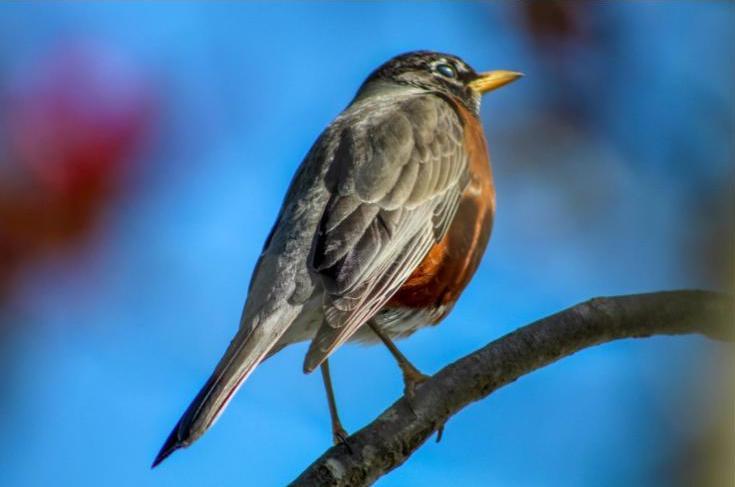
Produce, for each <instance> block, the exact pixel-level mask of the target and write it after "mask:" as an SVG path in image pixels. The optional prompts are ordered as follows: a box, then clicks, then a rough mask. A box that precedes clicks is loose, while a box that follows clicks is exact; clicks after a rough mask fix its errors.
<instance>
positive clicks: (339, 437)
mask: <svg viewBox="0 0 735 487" xmlns="http://www.w3.org/2000/svg"><path fill="white" fill-rule="evenodd" d="M320 368H321V370H322V379H323V380H324V389H325V390H326V391H327V403H328V404H329V417H330V418H331V420H332V441H333V442H334V444H335V445H339V444H344V445H346V446H347V448H349V445H347V442H346V440H347V436H349V435H348V434H347V431H345V429H344V428H343V427H342V422H341V421H340V420H339V414H337V403H336V401H335V400H334V389H332V377H331V376H330V375H329V360H328V359H327V360H325V361H324V362H322V365H321V367H320Z"/></svg>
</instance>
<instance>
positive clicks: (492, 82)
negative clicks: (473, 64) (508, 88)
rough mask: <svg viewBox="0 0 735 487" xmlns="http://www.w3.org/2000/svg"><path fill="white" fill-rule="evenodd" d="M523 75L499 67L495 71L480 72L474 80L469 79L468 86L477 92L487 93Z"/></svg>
mask: <svg viewBox="0 0 735 487" xmlns="http://www.w3.org/2000/svg"><path fill="white" fill-rule="evenodd" d="M521 76H523V74H522V73H517V72H515V71H504V70H502V69H499V70H497V71H486V72H484V73H480V75H479V76H478V78H477V79H476V80H474V81H470V83H469V87H470V88H472V89H473V90H475V91H477V92H478V93H487V92H488V91H492V90H494V89H496V88H500V87H501V86H505V85H507V84H508V83H510V82H513V81H515V80H517V79H518V78H520V77H521Z"/></svg>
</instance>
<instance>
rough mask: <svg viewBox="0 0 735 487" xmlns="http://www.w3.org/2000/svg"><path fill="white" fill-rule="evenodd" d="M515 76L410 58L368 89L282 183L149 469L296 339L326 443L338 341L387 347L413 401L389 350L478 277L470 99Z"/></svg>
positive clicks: (490, 196)
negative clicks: (214, 359) (241, 301)
mask: <svg viewBox="0 0 735 487" xmlns="http://www.w3.org/2000/svg"><path fill="white" fill-rule="evenodd" d="M521 76H522V75H521V74H520V73H518V72H515V71H507V70H494V71H487V72H480V73H478V72H476V71H475V70H474V69H473V68H472V67H470V66H469V65H468V64H467V63H466V62H464V61H463V60H462V59H461V58H459V57H457V56H455V55H451V54H446V53H441V52H434V51H412V52H408V53H404V54H400V55H398V56H395V57H393V58H392V59H390V60H388V61H387V62H385V63H384V64H382V65H380V66H379V67H378V68H377V69H375V70H374V71H373V72H372V73H371V74H370V75H369V76H368V77H367V78H366V79H365V81H364V82H363V83H362V85H361V86H360V87H359V89H358V90H357V93H356V94H355V96H354V98H353V99H352V101H351V102H350V103H349V105H348V106H347V107H346V108H345V109H344V111H342V113H340V114H339V115H338V116H337V117H336V118H335V119H334V120H333V121H332V122H331V123H330V124H329V125H328V126H327V127H326V129H325V130H324V131H323V132H322V133H321V135H319V137H318V138H317V140H316V142H315V143H314V144H313V146H312V147H311V149H310V150H309V151H308V153H307V155H306V156H305V157H304V159H303V161H302V163H301V164H300V166H299V168H298V169H297V171H296V173H295V175H294V176H293V179H292V181H291V184H290V186H289V188H288V190H287V192H286V196H285V198H284V200H283V204H282V206H281V209H280V212H279V214H278V216H277V218H276V222H275V224H274V225H273V227H272V229H271V231H270V233H269V235H268V236H267V238H266V240H265V244H264V245H263V249H262V252H261V254H260V257H259V259H258V261H257V264H256V266H255V269H254V271H253V274H252V277H251V280H250V285H249V288H248V294H247V298H246V302H245V305H244V308H243V311H242V315H241V319H240V325H239V328H238V331H237V333H236V334H235V337H234V338H233V339H232V341H231V342H230V344H229V346H228V347H227V349H226V351H225V353H224V356H223V357H222V359H221V360H220V362H219V363H218V365H217V366H216V368H215V370H214V372H213V373H212V375H211V376H210V378H209V379H208V380H207V382H206V383H205V384H204V386H203V387H202V389H201V390H200V391H199V393H198V394H197V396H196V397H195V398H194V400H193V401H192V402H191V404H190V405H189V407H188V408H187V409H186V411H185V412H184V414H183V415H182V416H181V419H179V421H178V423H176V426H175V427H174V429H173V431H172V432H171V434H170V435H169V436H168V438H167V439H166V441H165V443H164V445H163V447H162V448H161V450H160V452H159V453H158V455H157V456H156V458H155V460H154V462H153V465H152V466H153V467H155V466H156V465H158V464H160V463H161V462H162V461H163V460H164V459H165V458H167V457H168V456H169V455H170V454H171V453H173V452H174V451H175V450H177V449H179V448H183V447H187V446H189V445H191V444H192V443H193V442H194V441H196V440H197V439H198V438H200V437H201V436H202V435H203V434H204V433H205V432H206V431H207V430H208V429H209V428H210V427H211V426H212V425H213V424H214V422H215V421H216V420H217V419H218V418H219V416H220V415H221V414H222V412H223V411H224V409H225V408H226V406H227V405H228V403H229V402H230V400H231V399H232V397H233V396H234V394H235V393H236V392H237V390H238V389H239V388H240V386H242V384H243V382H244V381H245V380H246V379H247V378H248V376H249V375H250V374H251V373H252V372H253V370H254V369H255V368H256V367H257V366H258V365H259V364H260V363H261V362H263V361H264V360H266V359H267V358H269V357H271V356H273V355H275V354H276V353H278V352H279V351H281V350H283V349H284V348H285V347H286V346H288V345H291V344H294V343H298V342H302V341H308V340H310V341H311V342H310V344H309V347H308V351H307V353H306V357H305V359H304V364H303V370H304V372H305V373H310V372H312V371H314V370H315V369H316V368H317V367H319V368H320V369H321V372H322V377H323V381H324V385H325V390H326V394H327V401H328V405H329V412H330V418H331V423H332V436H333V440H334V442H335V443H340V442H344V441H345V439H346V438H347V433H346V432H345V430H344V428H343V426H342V423H341V421H340V420H339V415H338V413H337V407H336V402H335V399H334V392H333V388H332V382H331V378H330V371H329V362H328V359H329V357H330V356H331V354H332V353H333V352H334V351H335V350H336V349H337V348H339V347H340V346H341V345H343V344H344V343H345V342H347V341H358V342H366V343H380V342H382V343H384V344H385V345H386V346H387V347H388V350H389V351H390V353H391V354H392V355H393V357H394V358H395V359H396V361H397V363H398V365H399V367H400V369H401V371H402V374H403V379H404V392H405V393H406V394H407V395H408V396H409V397H410V396H412V395H413V393H414V391H415V390H416V388H417V387H419V386H420V384H421V383H422V382H424V381H425V380H427V378H428V376H426V375H424V374H423V373H421V372H420V371H419V370H418V369H417V368H416V367H415V366H414V365H413V364H411V362H409V361H408V359H407V358H406V357H405V356H404V355H403V354H402V353H401V352H400V350H399V349H398V348H397V347H396V346H395V344H394V343H393V341H394V340H395V339H398V338H403V337H406V336H409V335H411V334H412V333H414V332H415V331H417V330H418V329H420V328H423V327H427V326H432V325H436V324H438V323H439V322H440V321H442V319H444V318H445V317H446V316H447V315H448V314H449V312H450V311H451V310H452V308H453V306H454V305H455V303H456V302H457V300H458V298H459V296H460V294H461V293H462V291H463V290H464V289H465V287H466V286H467V284H468V283H469V282H470V279H471V278H472V276H473V275H474V273H475V271H476V270H477V267H478V265H479V263H480V260H481V258H482V256H483V254H484V252H485V248H486V246H487V243H488V240H489V238H490V232H491V227H492V223H493V218H494V214H495V187H494V183H493V177H492V170H491V167H490V161H489V156H488V149H487V142H486V139H485V135H484V131H483V127H482V123H481V121H480V116H479V114H480V101H481V97H482V95H483V94H484V93H487V92H489V91H492V90H494V89H496V88H499V87H501V86H504V85H506V84H508V83H510V82H512V81H514V80H516V79H518V78H519V77H521Z"/></svg>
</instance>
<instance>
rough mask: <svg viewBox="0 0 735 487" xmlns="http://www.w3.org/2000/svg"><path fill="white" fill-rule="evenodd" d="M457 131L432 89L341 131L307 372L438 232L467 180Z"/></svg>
mask: <svg viewBox="0 0 735 487" xmlns="http://www.w3.org/2000/svg"><path fill="white" fill-rule="evenodd" d="M462 134H463V130H462V122H461V120H460V118H459V116H458V115H457V113H456V112H455V110H454V108H453V106H452V105H450V103H449V102H448V101H446V100H444V99H442V98H440V97H438V96H434V95H423V96H415V97H411V98H409V99H406V100H404V101H402V102H400V103H397V104H394V105H393V107H392V109H390V110H383V111H378V112H377V113H374V114H373V115H371V118H368V119H366V120H363V121H361V122H360V123H357V124H352V125H351V126H350V128H347V129H345V130H344V131H343V132H342V134H341V139H340V141H339V145H338V147H337V150H336V152H335V155H334V160H333V163H332V166H331V170H330V173H329V174H327V186H328V187H329V189H330V191H331V194H332V196H331V199H330V201H329V202H328V204H327V207H326V210H325V212H324V214H323V215H322V219H321V222H320V224H319V231H318V234H317V236H316V239H315V243H314V246H313V254H312V258H311V267H312V270H313V271H314V272H316V273H318V275H319V276H321V278H322V280H323V283H324V287H325V289H326V293H325V302H324V311H325V318H326V319H325V323H324V324H323V325H322V326H321V327H320V329H319V330H318V332H317V335H316V337H315V338H314V340H313V341H312V343H311V346H310V348H309V351H308V353H307V357H306V360H305V363H304V369H305V370H306V371H311V370H313V369H314V368H316V367H317V366H318V365H319V364H320V363H321V362H323V361H324V359H326V358H327V357H328V356H329V355H330V354H331V353H332V351H333V350H334V349H335V348H336V347H338V346H339V345H341V344H342V343H344V342H345V341H346V340H348V339H349V338H350V336H352V334H353V333H355V332H356V331H357V329H358V328H359V327H360V326H362V325H363V324H364V323H365V322H366V321H367V320H369V319H370V318H371V317H372V316H373V315H374V314H375V313H377V312H378V311H379V310H380V309H381V308H382V307H383V306H384V305H385V303H386V302H387V301H388V300H389V299H390V297H391V296H392V295H393V294H394V293H395V292H396V291H397V290H398V289H399V288H400V287H401V285H402V284H403V283H404V282H405V281H406V280H407V279H408V278H409V276H410V275H411V273H412V272H413V271H414V270H415V269H416V267H417V266H418V265H419V264H420V263H421V261H422V260H423V258H424V257H425V256H426V254H427V253H428V251H429V249H430V248H431V247H432V246H433V245H434V244H435V243H437V242H438V241H440V240H441V239H442V237H443V236H444V234H445V233H446V231H447V229H448V227H449V225H450V223H451V222H452V220H453V218H454V215H455V213H456V210H457V206H458V204H459V201H460V197H461V195H462V192H463V191H464V188H465V187H466V185H467V182H468V180H469V174H468V161H467V156H466V154H465V152H464V151H463V149H462V140H463V139H462Z"/></svg>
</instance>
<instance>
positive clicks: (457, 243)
mask: <svg viewBox="0 0 735 487" xmlns="http://www.w3.org/2000/svg"><path fill="white" fill-rule="evenodd" d="M459 111H460V113H461V114H462V117H463V119H464V122H465V126H464V127H465V128H464V130H465V132H464V138H465V148H466V149H467V152H468V155H469V170H470V182H469V184H468V186H467V189H466V190H465V192H464V193H463V194H462V199H461V201H460V205H459V208H458V209H457V214H456V215H455V217H454V220H453V221H452V223H451V225H450V227H449V230H448V231H447V234H446V235H445V236H444V238H443V239H442V240H441V241H440V242H438V243H437V244H435V245H434V246H433V247H432V248H431V250H430V251H429V253H428V254H427V255H426V257H425V258H424V260H423V261H422V262H421V264H419V266H418V267H417V268H416V270H415V271H414V272H413V274H411V276H410V277H409V278H408V280H407V281H406V282H405V283H404V284H403V286H402V287H401V288H400V289H399V290H398V292H396V294H394V295H393V297H392V298H391V299H390V301H389V302H388V304H387V307H407V308H427V307H439V306H442V305H446V304H451V303H453V302H454V301H456V300H457V299H458V298H459V295H460V294H461V293H462V291H463V290H464V288H465V287H466V286H467V284H468V283H469V282H470V279H472V276H473V274H474V273H475V271H476V270H477V266H478V265H479V264H480V259H481V258H482V254H483V253H484V252H485V247H486V246H487V242H488V239H489V238H490V230H491V228H492V223H493V215H494V213H495V188H494V186H493V177H492V171H491V169H490V160H489V158H488V152H487V142H486V141H485V135H484V133H483V131H482V125H481V124H480V122H479V120H478V119H477V118H476V117H475V116H474V115H472V114H471V113H469V112H467V111H466V110H463V108H462V107H460V110H459Z"/></svg>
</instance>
